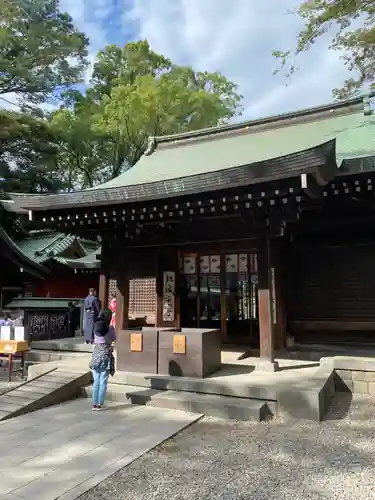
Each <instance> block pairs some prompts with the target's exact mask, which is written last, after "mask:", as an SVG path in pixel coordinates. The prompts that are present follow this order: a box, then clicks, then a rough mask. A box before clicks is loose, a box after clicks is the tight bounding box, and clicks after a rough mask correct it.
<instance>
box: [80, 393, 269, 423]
mask: <svg viewBox="0 0 375 500" xmlns="http://www.w3.org/2000/svg"><path fill="white" fill-rule="evenodd" d="M81 394H82V395H83V396H85V397H91V396H92V386H87V387H84V388H82V390H81ZM106 398H107V400H108V401H116V402H130V403H132V404H135V405H145V406H155V407H158V408H168V409H173V410H182V411H185V412H190V413H201V414H204V415H207V416H210V417H219V418H226V419H235V420H242V421H249V420H252V421H256V422H261V421H264V420H268V419H270V418H272V417H273V416H274V415H275V414H276V412H277V404H276V402H275V401H264V400H258V399H248V398H239V397H233V396H223V395H221V394H204V393H194V392H184V391H173V390H159V389H152V388H147V387H138V386H131V385H122V384H109V386H108V391H107V396H106Z"/></svg>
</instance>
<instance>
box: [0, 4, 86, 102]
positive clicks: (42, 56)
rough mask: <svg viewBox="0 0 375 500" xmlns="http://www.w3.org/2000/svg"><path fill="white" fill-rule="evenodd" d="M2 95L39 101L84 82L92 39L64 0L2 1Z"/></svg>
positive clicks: (0, 64) (0, 40) (0, 78)
mask: <svg viewBox="0 0 375 500" xmlns="http://www.w3.org/2000/svg"><path fill="white" fill-rule="evenodd" d="M0 14H1V24H0V100H1V99H3V100H4V101H6V100H7V95H8V94H12V95H13V96H14V95H15V96H16V97H17V98H18V99H19V101H21V102H22V103H23V104H25V103H29V102H31V103H38V102H42V101H44V100H46V98H48V97H49V96H50V95H51V94H52V93H53V92H56V91H58V90H60V89H62V88H66V87H68V86H70V85H71V84H73V83H77V82H78V81H80V79H81V76H82V71H83V70H84V69H85V67H86V65H87V62H86V55H87V45H88V39H87V38H86V36H85V35H84V34H83V33H80V32H79V31H77V30H76V29H75V27H74V25H73V22H72V19H71V17H70V16H69V15H68V14H66V13H62V12H60V11H59V9H58V0H0Z"/></svg>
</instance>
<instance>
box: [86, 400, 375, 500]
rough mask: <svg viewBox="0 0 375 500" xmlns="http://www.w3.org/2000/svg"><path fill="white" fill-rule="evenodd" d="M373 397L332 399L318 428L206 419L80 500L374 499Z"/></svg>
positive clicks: (289, 421)
mask: <svg viewBox="0 0 375 500" xmlns="http://www.w3.org/2000/svg"><path fill="white" fill-rule="evenodd" d="M374 463H375V398H374V397H370V396H360V395H355V396H353V400H352V401H351V395H337V397H336V399H335V401H334V404H333V405H332V408H331V411H330V412H329V414H328V415H327V420H325V421H324V422H322V423H317V422H310V421H303V420H293V419H286V420H282V419H280V418H277V419H275V420H273V421H270V422H269V423H261V424H260V423H254V422H235V421H225V420H219V419H214V418H204V419H201V420H199V421H198V422H197V423H196V424H194V425H192V426H190V427H189V428H187V429H186V430H184V431H183V432H181V433H179V434H178V435H177V436H175V437H174V438H173V439H169V440H167V441H165V442H164V443H163V444H162V445H161V446H158V447H157V448H154V449H153V450H152V451H150V452H149V453H147V454H145V455H143V456H142V457H141V458H140V459H139V460H136V461H135V462H133V463H132V464H130V465H129V466H128V467H124V468H123V469H121V470H120V471H118V472H116V473H115V474H114V475H112V476H111V477H108V478H107V479H106V480H105V481H103V482H102V483H101V484H100V485H98V486H96V487H95V488H93V489H92V490H90V491H88V492H86V493H84V494H83V495H82V496H81V497H80V498H79V500H114V499H116V500H155V499H157V500H373V499H374V498H375V493H374V484H375V468H374Z"/></svg>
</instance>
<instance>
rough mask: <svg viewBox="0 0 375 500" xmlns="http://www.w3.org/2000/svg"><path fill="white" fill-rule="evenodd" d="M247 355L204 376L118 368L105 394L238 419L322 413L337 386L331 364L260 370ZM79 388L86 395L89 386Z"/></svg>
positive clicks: (291, 364)
mask: <svg viewBox="0 0 375 500" xmlns="http://www.w3.org/2000/svg"><path fill="white" fill-rule="evenodd" d="M246 361H247V362H245V361H243V362H237V363H223V365H222V368H221V369H220V370H219V371H218V372H216V373H215V374H213V375H210V376H209V377H206V378H204V379H199V378H192V377H174V376H169V375H151V374H149V373H145V374H141V373H130V372H117V373H116V374H115V376H114V377H113V378H112V379H111V383H110V385H109V388H108V399H109V400H113V401H131V402H133V403H135V404H143V405H151V406H158V407H163V408H174V409H180V410H185V411H192V412H194V411H196V412H199V413H204V414H206V415H209V416H219V417H223V418H235V419H237V420H258V421H260V420H265V419H268V418H270V417H272V416H276V415H288V416H291V417H294V418H305V419H310V420H315V421H321V420H322V419H323V418H324V415H325V413H326V411H327V409H328V408H329V406H330V403H331V400H332V397H333V394H334V391H335V385H334V373H333V371H332V370H330V369H328V370H324V369H322V368H321V367H319V366H317V365H316V364H312V363H309V364H304V363H299V362H286V361H285V360H284V362H283V360H280V364H281V370H280V371H278V372H276V373H264V372H259V371H257V370H255V365H256V363H254V362H253V361H254V360H251V361H250V360H246ZM250 362H251V363H252V364H250ZM83 393H84V395H86V396H90V394H91V388H90V387H88V388H85V389H84V390H83Z"/></svg>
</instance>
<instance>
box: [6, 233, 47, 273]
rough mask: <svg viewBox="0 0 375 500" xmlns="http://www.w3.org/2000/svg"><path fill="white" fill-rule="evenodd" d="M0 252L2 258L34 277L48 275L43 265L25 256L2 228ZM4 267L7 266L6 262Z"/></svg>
mask: <svg viewBox="0 0 375 500" xmlns="http://www.w3.org/2000/svg"><path fill="white" fill-rule="evenodd" d="M0 250H1V251H2V257H3V258H5V259H9V260H10V261H11V262H13V263H14V264H15V265H16V266H18V267H19V268H22V269H23V270H24V271H25V272H27V273H29V274H31V275H32V276H37V277H43V276H45V275H46V274H47V273H48V270H47V269H46V268H45V267H43V266H42V265H41V264H39V263H37V262H35V261H34V260H33V259H30V258H29V257H28V256H27V255H25V254H24V253H23V252H22V251H21V250H20V249H19V248H18V246H17V245H16V243H15V242H14V241H13V240H12V239H11V238H10V237H9V236H8V235H7V233H6V232H5V231H4V229H3V228H2V227H1V226H0ZM2 266H6V264H4V262H3V263H2Z"/></svg>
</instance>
